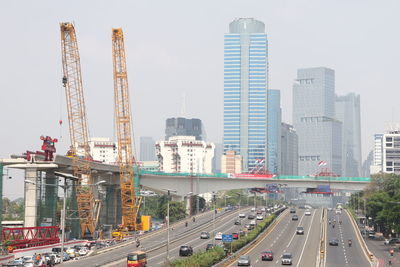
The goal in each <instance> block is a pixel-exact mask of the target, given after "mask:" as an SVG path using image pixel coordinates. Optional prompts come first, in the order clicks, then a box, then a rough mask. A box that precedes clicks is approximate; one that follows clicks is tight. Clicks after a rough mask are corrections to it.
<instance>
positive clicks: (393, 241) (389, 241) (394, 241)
mask: <svg viewBox="0 0 400 267" xmlns="http://www.w3.org/2000/svg"><path fill="white" fill-rule="evenodd" d="M383 244H384V245H394V244H400V239H399V238H391V239H386V240H385V241H383Z"/></svg>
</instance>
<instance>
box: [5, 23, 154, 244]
mask: <svg viewBox="0 0 400 267" xmlns="http://www.w3.org/2000/svg"><path fill="white" fill-rule="evenodd" d="M59 29H60V36H61V54H60V56H61V59H62V60H61V62H62V64H61V66H60V68H62V71H63V76H62V77H61V79H60V81H61V82H62V86H63V88H64V92H65V96H66V107H67V113H68V126H69V137H70V149H69V150H68V151H65V152H60V153H58V154H57V155H56V144H57V142H58V140H57V139H56V138H52V137H50V136H41V137H40V140H41V142H42V146H41V150H38V151H26V152H25V153H21V154H20V155H11V156H10V158H8V159H0V194H1V195H2V193H3V188H2V186H3V180H2V179H3V177H4V175H3V174H4V168H5V167H6V168H14V169H23V170H24V171H25V190H24V192H25V193H24V195H25V196H24V199H25V200H24V201H25V218H24V227H23V228H22V229H23V230H24V231H19V232H15V230H12V229H11V228H3V229H2V235H1V236H2V241H7V240H8V241H10V240H13V241H12V242H11V245H14V246H15V248H22V247H29V246H38V245H43V244H50V243H56V242H59V240H60V238H61V237H59V236H58V232H59V230H60V229H65V235H66V237H67V238H68V239H72V238H85V239H89V240H90V239H97V238H104V236H105V235H106V236H108V237H109V236H110V234H111V232H112V231H114V234H115V232H117V234H118V233H119V234H120V235H122V233H128V232H132V231H138V230H142V229H143V226H142V224H141V219H140V218H139V216H138V211H139V207H140V203H141V198H140V196H139V178H138V175H137V167H136V165H135V159H134V153H133V145H132V144H133V140H132V139H133V129H132V118H131V107H130V98H129V88H128V75H127V71H126V58H125V47H124V36H123V31H122V29H121V28H114V29H112V31H111V38H110V39H111V40H110V41H111V46H112V62H113V77H114V110H115V128H116V129H115V130H116V131H115V132H116V135H117V141H118V142H117V144H118V145H117V146H118V148H117V151H118V152H117V163H116V164H115V165H110V164H104V163H102V162H98V161H95V160H93V157H92V155H91V151H90V148H89V144H88V142H89V139H90V136H89V129H88V122H87V115H86V107H85V98H84V86H83V83H82V74H81V73H82V72H81V63H80V55H79V49H78V40H77V35H76V32H75V27H74V24H73V23H69V22H65V23H60V25H59ZM60 123H61V121H60ZM38 147H39V142H38ZM63 155H64V156H63ZM62 191H64V194H65V195H64V194H63V193H62ZM61 199H63V200H64V201H61ZM62 202H63V203H62ZM60 205H61V206H62V205H64V206H63V207H60ZM0 210H2V200H0ZM60 210H61V213H60ZM63 211H66V212H65V214H64V213H63ZM0 220H1V217H0ZM64 222H65V227H64V225H63V224H64ZM46 227H47V228H46ZM48 227H53V228H51V229H52V230H54V229H55V230H56V231H53V233H50V232H49V231H48V230H46V229H48ZM144 227H145V228H148V227H149V224H148V220H147V221H146V224H145V225H144ZM28 230H29V231H28ZM44 230H46V231H45V232H44ZM145 230H148V229H145ZM20 232H22V233H27V234H26V235H25V234H24V236H23V237H21V236H20V237H18V238H16V234H20ZM28 232H29V233H28ZM16 239H17V240H16Z"/></svg>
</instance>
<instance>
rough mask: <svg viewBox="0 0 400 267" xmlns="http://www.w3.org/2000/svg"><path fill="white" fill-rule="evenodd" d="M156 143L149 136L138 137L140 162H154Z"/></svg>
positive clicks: (155, 158)
mask: <svg viewBox="0 0 400 267" xmlns="http://www.w3.org/2000/svg"><path fill="white" fill-rule="evenodd" d="M155 145H156V142H155V141H154V139H153V137H151V136H141V137H140V160H141V161H154V160H157V157H156V147H155Z"/></svg>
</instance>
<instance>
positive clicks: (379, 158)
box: [370, 129, 400, 174]
mask: <svg viewBox="0 0 400 267" xmlns="http://www.w3.org/2000/svg"><path fill="white" fill-rule="evenodd" d="M370 172H371V174H376V173H379V172H384V173H395V174H400V129H395V130H393V129H392V130H389V131H388V132H387V133H385V134H383V135H382V134H376V135H375V146H374V162H373V165H371V168H370Z"/></svg>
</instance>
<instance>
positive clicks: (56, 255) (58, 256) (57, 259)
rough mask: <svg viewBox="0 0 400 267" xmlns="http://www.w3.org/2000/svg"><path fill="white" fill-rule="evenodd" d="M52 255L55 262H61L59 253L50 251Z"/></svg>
mask: <svg viewBox="0 0 400 267" xmlns="http://www.w3.org/2000/svg"><path fill="white" fill-rule="evenodd" d="M50 256H52V257H54V262H55V264H59V263H61V257H60V255H59V254H57V253H50Z"/></svg>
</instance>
